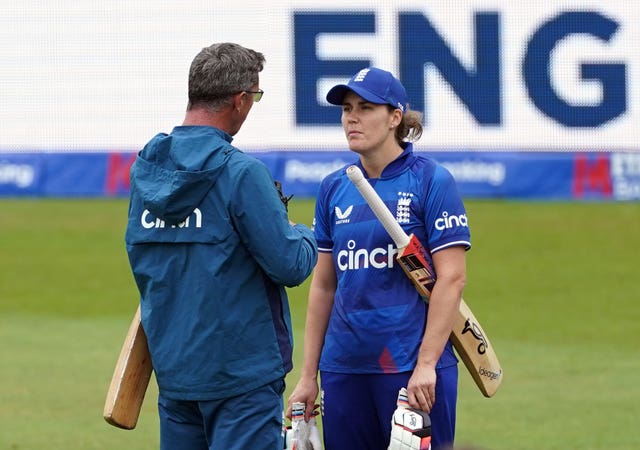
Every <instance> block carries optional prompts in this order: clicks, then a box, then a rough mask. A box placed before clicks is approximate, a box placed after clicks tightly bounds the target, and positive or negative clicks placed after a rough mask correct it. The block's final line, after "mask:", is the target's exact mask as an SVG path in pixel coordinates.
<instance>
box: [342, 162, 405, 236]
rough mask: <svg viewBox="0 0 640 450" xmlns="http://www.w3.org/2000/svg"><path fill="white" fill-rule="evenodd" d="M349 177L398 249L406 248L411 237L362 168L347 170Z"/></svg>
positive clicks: (351, 167) (352, 167)
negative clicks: (370, 182)
mask: <svg viewBox="0 0 640 450" xmlns="http://www.w3.org/2000/svg"><path fill="white" fill-rule="evenodd" d="M347 176H348V177H349V179H350V180H351V182H352V183H353V184H354V185H355V187H356V188H357V189H358V191H360V194H361V195H362V196H363V197H364V199H365V201H366V202H367V204H368V205H369V207H370V208H371V210H372V211H373V213H374V214H375V215H376V217H377V218H378V220H379V221H380V223H381V224H382V226H383V227H384V229H385V230H386V231H387V233H389V236H391V239H393V242H395V244H396V247H398V248H403V247H406V246H407V245H408V244H409V236H408V235H407V233H405V232H404V230H403V229H402V227H401V226H400V225H399V224H398V222H397V221H396V218H395V217H393V214H391V211H389V208H387V205H385V204H384V202H383V201H382V199H381V198H380V196H379V195H378V193H377V192H376V191H375V190H374V189H373V187H372V186H371V185H370V184H369V182H368V181H367V179H366V178H365V177H364V175H363V174H362V171H361V170H360V168H359V167H358V166H349V167H348V168H347Z"/></svg>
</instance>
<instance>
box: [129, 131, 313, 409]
mask: <svg viewBox="0 0 640 450" xmlns="http://www.w3.org/2000/svg"><path fill="white" fill-rule="evenodd" d="M231 139H232V138H231V136H230V135H228V134H227V133H225V132H223V131H221V130H218V129H216V128H212V127H205V126H196V127H194V126H181V127H176V128H175V129H174V130H173V131H172V132H171V134H169V135H167V134H163V133H161V134H158V135H156V136H155V137H154V138H153V139H152V140H151V141H150V142H149V143H148V144H147V145H146V146H145V147H144V149H143V150H142V151H141V152H140V153H139V154H138V157H137V158H136V161H135V163H134V164H133V166H132V168H131V198H130V205H129V220H128V225H127V231H126V237H125V240H126V247H127V253H128V256H129V261H130V263H131V268H132V271H133V275H134V278H135V281H136V284H137V286H138V289H139V291H140V297H141V298H140V302H141V303H140V304H141V310H142V325H143V328H144V330H145V332H146V334H147V339H148V341H149V350H150V352H151V358H152V361H153V367H154V370H155V374H156V379H157V382H158V386H159V389H160V392H161V394H162V395H164V396H165V397H167V398H172V399H176V400H213V399H219V398H225V397H231V396H235V395H238V394H240V393H244V392H248V391H250V390H252V389H255V388H257V387H259V386H262V385H265V384H267V383H270V382H272V381H274V380H276V379H278V378H280V377H283V376H284V375H285V374H286V373H287V372H289V371H290V370H291V368H292V360H291V358H292V345H293V336H292V331H291V318H290V313H289V304H288V300H287V295H286V292H285V286H295V285H298V284H300V283H302V282H303V281H304V280H305V279H306V278H307V277H308V276H309V274H310V273H311V271H312V270H313V267H314V265H315V263H316V261H317V247H316V242H315V239H314V237H313V233H312V231H311V230H310V229H309V228H307V227H306V226H304V225H294V226H292V225H290V224H289V222H288V219H287V212H286V209H285V207H284V205H283V204H282V202H281V201H280V198H279V196H278V194H277V191H276V189H275V187H274V180H273V178H272V176H271V174H270V173H269V171H268V169H267V168H266V167H265V166H264V164H263V163H262V162H260V161H258V160H257V159H256V158H254V157H251V156H249V155H246V154H244V153H242V152H241V151H240V150H238V149H237V148H235V147H233V146H232V145H231Z"/></svg>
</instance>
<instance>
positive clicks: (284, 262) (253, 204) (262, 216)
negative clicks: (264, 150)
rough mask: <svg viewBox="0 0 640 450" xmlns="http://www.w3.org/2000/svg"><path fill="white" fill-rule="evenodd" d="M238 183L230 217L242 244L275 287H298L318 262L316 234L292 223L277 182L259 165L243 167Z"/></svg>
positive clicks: (258, 163)
mask: <svg viewBox="0 0 640 450" xmlns="http://www.w3.org/2000/svg"><path fill="white" fill-rule="evenodd" d="M235 181H236V184H235V186H234V192H233V203H232V205H231V215H232V218H233V221H234V225H235V226H236V228H237V230H238V233H239V235H240V239H241V240H242V242H243V244H244V245H245V246H246V248H247V249H248V251H249V253H251V255H252V256H253V257H254V258H255V260H256V261H257V263H258V264H259V265H260V267H261V268H262V270H264V272H265V273H266V274H267V276H268V277H269V278H271V279H272V280H273V281H274V282H275V283H277V284H280V285H284V286H297V285H299V284H300V283H302V282H303V281H304V280H305V279H306V278H307V277H308V276H309V275H310V274H311V272H312V270H313V268H314V266H315V264H316V261H317V259H318V249H317V245H316V240H315V238H314V236H313V232H312V231H311V230H310V229H309V228H308V227H306V226H305V225H300V224H298V225H294V226H292V225H291V224H290V223H289V219H288V216H287V211H286V208H285V206H284V204H283V203H282V202H281V201H280V197H279V195H278V192H277V190H276V188H275V183H274V180H273V178H272V176H271V174H270V173H269V170H268V169H267V167H266V166H265V165H264V164H263V163H261V162H260V161H258V160H255V161H253V160H252V161H249V162H248V163H247V164H245V165H243V166H242V168H241V169H240V170H239V172H238V174H237V177H236V178H235Z"/></svg>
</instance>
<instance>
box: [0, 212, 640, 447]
mask: <svg viewBox="0 0 640 450" xmlns="http://www.w3.org/2000/svg"><path fill="white" fill-rule="evenodd" d="M466 204H467V209H468V215H469V222H470V226H471V231H472V240H473V245H474V248H473V249H472V251H471V252H470V253H469V254H468V260H467V261H468V265H467V270H468V284H467V288H466V291H465V299H466V300H467V302H468V303H469V304H470V305H471V307H472V308H473V310H474V312H475V314H476V316H477V317H478V319H479V320H480V321H481V323H482V324H483V326H484V327H485V330H486V331H487V332H488V334H489V337H490V339H491V340H492V343H493V345H494V347H495V348H496V350H497V352H498V356H499V357H500V360H501V363H502V365H503V368H504V370H505V375H504V382H503V384H502V387H501V388H500V390H499V391H498V393H497V394H496V396H495V397H494V398H492V399H485V398H484V397H482V395H481V394H480V393H479V392H478V391H477V390H476V388H475V387H474V385H473V383H472V381H471V378H470V376H468V374H467V373H466V369H465V368H464V366H463V365H462V364H461V365H460V375H461V376H460V395H459V403H458V428H457V441H458V444H460V445H462V444H473V445H474V446H477V447H479V448H482V449H486V450H516V449H527V450H528V449H531V450H538V449H545V450H552V449H558V450H560V449H562V450H569V449H575V450H578V449H579V450H587V449H591V450H611V449H616V450H624V449H628V450H632V449H633V450H635V449H638V448H640V434H639V433H638V432H637V429H636V426H637V421H638V417H639V416H640V407H639V406H638V405H639V403H640V387H639V385H640V383H638V379H639V378H638V377H639V375H638V374H639V373H640V345H638V343H639V342H640V337H639V336H640V334H639V331H640V325H639V319H640V306H639V304H638V300H639V299H640V284H639V283H638V281H637V278H636V276H637V275H636V270H637V266H636V264H637V263H638V256H637V252H638V250H639V249H640V233H638V231H637V230H636V228H635V227H636V226H637V224H638V223H640V204H638V203H524V202H508V201H477V200H475V201H472V200H467V202H466ZM312 207H313V202H312V201H310V200H300V199H294V200H293V202H292V204H291V216H292V219H293V220H295V221H298V222H302V223H307V224H308V223H310V222H311V216H312ZM126 210H127V203H126V200H122V199H110V200H109V199H101V200H86V199H85V200H30V199H21V200H12V199H2V200H0V361H2V365H1V366H0V449H3V450H4V449H8V450H14V449H30V450H31V449H34V450H35V449H42V448H46V449H49V450H63V449H64V450H69V449H82V450H85V449H86V450H89V449H106V448H122V449H136V450H145V449H157V448H158V420H157V417H156V409H155V397H156V393H157V389H156V387H155V381H152V383H151V387H150V389H149V391H148V393H147V398H146V401H145V404H144V409H143V412H142V415H141V417H140V420H139V423H138V427H137V428H136V429H135V430H133V431H124V430H119V429H116V428H113V427H110V426H108V425H107V424H106V423H105V422H104V421H103V419H102V407H103V402H104V397H105V394H106V390H107V386H108V383H109V380H110V378H111V374H112V371H113V367H114V364H115V360H116V358H117V355H118V353H119V351H120V345H121V343H122V340H123V338H124V334H125V333H126V330H127V328H128V326H129V321H130V319H131V317H132V315H133V312H134V310H135V308H136V303H137V293H136V290H135V287H134V284H133V280H132V278H131V275H130V273H129V267H128V263H127V258H126V254H125V250H124V242H123V233H124V227H125V217H126ZM307 288H308V282H307V283H305V284H304V285H302V286H300V287H298V288H295V289H291V290H290V291H289V293H290V301H291V305H292V313H293V321H294V327H295V330H294V333H295V335H296V337H297V347H296V354H295V361H296V363H297V365H298V366H299V363H300V361H301V344H302V336H303V324H304V315H305V303H306V291H307ZM297 369H298V367H296V369H295V370H294V372H292V374H290V376H289V377H288V391H287V394H286V395H288V392H289V390H290V389H291V388H292V387H293V384H294V383H295V381H296V377H297Z"/></svg>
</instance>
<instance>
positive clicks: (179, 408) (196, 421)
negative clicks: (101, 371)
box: [158, 379, 285, 450]
mask: <svg viewBox="0 0 640 450" xmlns="http://www.w3.org/2000/svg"><path fill="white" fill-rule="evenodd" d="M284 387H285V385H284V379H281V380H277V381H275V382H273V383H270V384H267V385H265V386H262V387H260V388H258V389H255V390H253V391H250V392H247V393H246V394H242V395H239V396H237V397H231V398H224V399H219V400H209V401H186V400H170V399H167V398H165V397H163V396H162V395H159V396H158V412H159V415H160V450H248V449H251V450H279V449H282V448H283V447H284V440H283V436H282V411H283V400H282V394H283V393H284Z"/></svg>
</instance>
